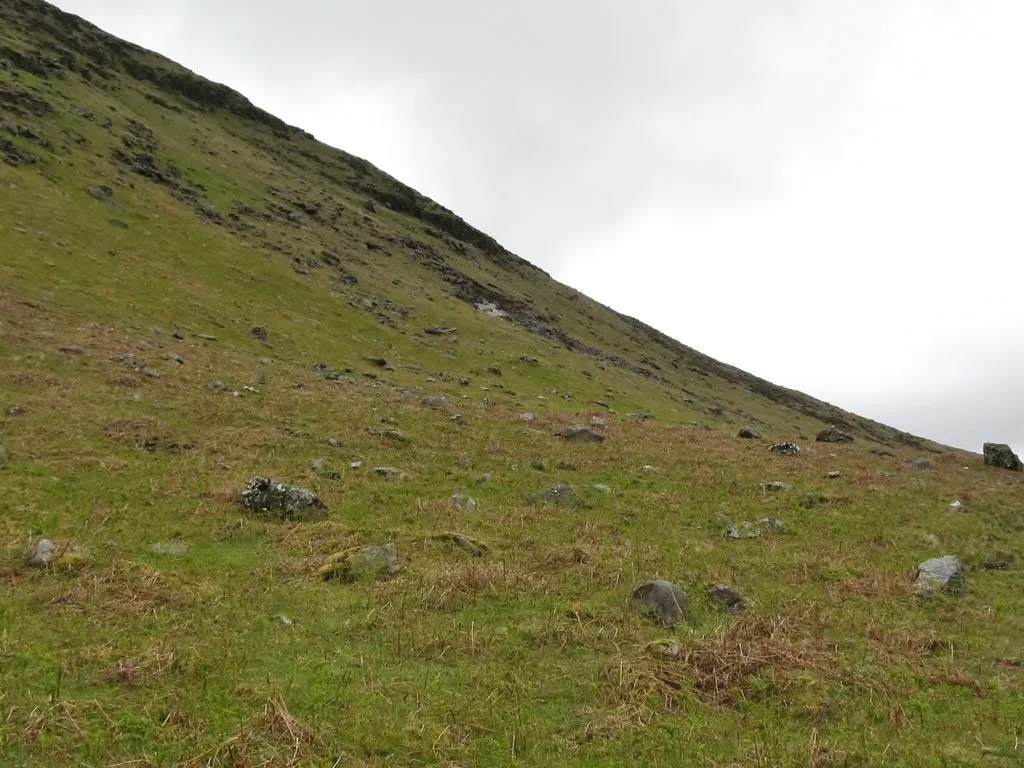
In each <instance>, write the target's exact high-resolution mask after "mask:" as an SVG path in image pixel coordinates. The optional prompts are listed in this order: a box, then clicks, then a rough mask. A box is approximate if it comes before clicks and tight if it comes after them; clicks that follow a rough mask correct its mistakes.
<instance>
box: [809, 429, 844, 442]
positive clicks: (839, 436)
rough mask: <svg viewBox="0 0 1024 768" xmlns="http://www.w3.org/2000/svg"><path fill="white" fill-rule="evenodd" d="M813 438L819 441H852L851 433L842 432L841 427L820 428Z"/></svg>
mask: <svg viewBox="0 0 1024 768" xmlns="http://www.w3.org/2000/svg"><path fill="white" fill-rule="evenodd" d="M815 440H817V441H818V442H819V443H852V442H853V435H851V434H848V433H846V432H843V430H841V429H836V428H835V427H829V428H828V429H823V430H821V432H819V433H818V436H817V437H816V438H815Z"/></svg>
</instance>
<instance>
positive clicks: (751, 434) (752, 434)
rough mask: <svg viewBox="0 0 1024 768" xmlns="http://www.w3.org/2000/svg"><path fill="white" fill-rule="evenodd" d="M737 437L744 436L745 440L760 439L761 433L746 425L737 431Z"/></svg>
mask: <svg viewBox="0 0 1024 768" xmlns="http://www.w3.org/2000/svg"><path fill="white" fill-rule="evenodd" d="M737 437H742V438H743V439H744V440H758V439H760V437H761V433H760V432H757V431H756V430H753V429H750V428H749V427H744V428H743V429H741V430H740V431H739V432H738V433H737Z"/></svg>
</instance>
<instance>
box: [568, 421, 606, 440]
mask: <svg viewBox="0 0 1024 768" xmlns="http://www.w3.org/2000/svg"><path fill="white" fill-rule="evenodd" d="M558 436H559V437H560V438H562V439H563V440H568V441H570V442H573V443H603V442H604V435H602V434H601V433H600V432H598V431H597V430H596V429H592V428H591V427H588V426H586V425H584V424H573V425H572V426H571V427H566V428H565V429H563V430H562V431H561V432H559V433H558Z"/></svg>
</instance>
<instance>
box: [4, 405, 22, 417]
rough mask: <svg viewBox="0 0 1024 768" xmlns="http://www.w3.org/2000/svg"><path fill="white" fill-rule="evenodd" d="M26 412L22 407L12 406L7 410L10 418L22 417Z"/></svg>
mask: <svg viewBox="0 0 1024 768" xmlns="http://www.w3.org/2000/svg"><path fill="white" fill-rule="evenodd" d="M24 412H25V409H24V408H22V407H21V406H20V405H12V406H10V407H9V408H8V409H7V415H8V416H20V415H21V414H23V413H24Z"/></svg>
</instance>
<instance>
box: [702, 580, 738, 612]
mask: <svg viewBox="0 0 1024 768" xmlns="http://www.w3.org/2000/svg"><path fill="white" fill-rule="evenodd" d="M708 600H710V601H711V602H712V603H714V604H715V605H717V606H718V607H719V608H721V609H722V610H724V611H725V612H726V613H743V611H745V610H747V601H746V599H745V598H744V597H743V595H741V594H740V592H739V590H737V589H735V588H733V587H731V586H729V585H728V584H712V585H711V586H710V587H708Z"/></svg>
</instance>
